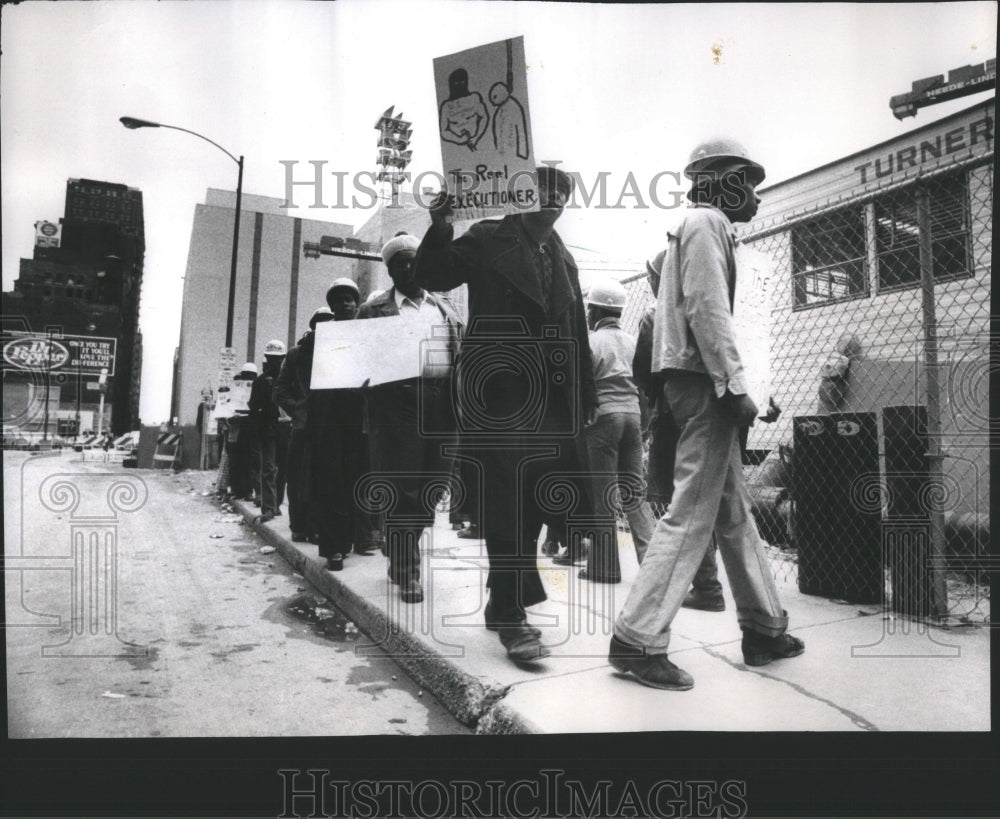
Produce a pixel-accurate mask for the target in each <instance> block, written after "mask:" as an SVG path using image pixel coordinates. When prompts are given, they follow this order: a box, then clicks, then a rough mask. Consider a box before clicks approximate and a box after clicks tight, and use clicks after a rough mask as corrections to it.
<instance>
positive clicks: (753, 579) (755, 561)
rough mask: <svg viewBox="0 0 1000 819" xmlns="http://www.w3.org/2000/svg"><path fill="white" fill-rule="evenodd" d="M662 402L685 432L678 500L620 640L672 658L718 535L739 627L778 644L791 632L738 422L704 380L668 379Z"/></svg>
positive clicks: (627, 608) (625, 611) (618, 629)
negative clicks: (759, 522)
mask: <svg viewBox="0 0 1000 819" xmlns="http://www.w3.org/2000/svg"><path fill="white" fill-rule="evenodd" d="M663 400H665V401H667V402H668V403H669V407H670V412H671V414H672V415H673V418H674V420H675V421H676V423H677V425H678V427H679V428H680V438H679V439H678V441H677V454H676V457H675V460H674V494H673V498H672V499H671V503H670V508H669V509H668V510H667V513H666V514H665V515H664V516H663V517H662V518H661V519H660V521H659V522H658V523H657V525H656V528H655V529H654V530H653V537H652V539H651V540H650V543H649V549H648V550H647V551H646V555H645V559H644V560H643V562H642V566H641V567H640V568H639V575H638V577H637V578H636V581H635V583H634V584H633V586H632V589H631V590H630V591H629V595H628V598H627V599H626V601H625V605H624V607H623V608H622V611H621V613H620V614H619V615H618V619H617V620H616V621H615V633H616V634H617V635H618V636H619V637H621V638H623V639H624V640H626V641H627V642H630V643H633V644H635V645H640V646H643V647H645V648H646V649H647V650H648V651H650V652H651V653H664V652H666V650H667V646H668V645H669V643H670V624H671V623H672V622H673V619H674V617H675V616H676V615H677V612H678V610H679V609H680V607H681V603H682V602H683V601H684V597H685V595H686V594H687V591H688V588H689V587H690V586H691V582H692V580H694V577H695V574H696V573H697V571H698V567H699V566H700V565H701V562H702V559H703V558H704V556H705V552H706V550H707V549H708V548H709V543H710V541H711V538H712V532H713V530H714V531H715V535H716V538H717V541H718V544H719V552H720V554H721V555H722V559H723V561H724V563H725V565H726V574H727V576H728V577H729V582H730V586H731V587H732V593H733V598H734V599H735V601H736V612H737V619H738V621H739V624H740V626H741V627H742V628H745V629H748V630H751V631H755V632H758V633H760V634H764V635H767V636H771V637H776V636H778V635H780V634H782V633H783V632H784V631H785V629H786V628H787V627H788V618H787V616H786V613H785V611H784V610H783V609H782V607H781V601H780V600H779V599H778V591H777V588H776V587H775V585H774V578H773V577H772V575H771V568H770V564H769V562H768V559H767V555H766V554H765V552H764V547H763V543H762V541H761V539H760V536H759V535H758V533H757V526H756V524H755V523H754V519H753V516H752V514H751V513H750V494H749V492H748V490H747V486H746V480H745V478H744V477H743V465H742V462H741V458H740V445H739V439H738V430H737V426H736V419H735V418H734V417H733V415H732V414H731V412H730V411H729V410H728V408H726V407H725V406H724V405H723V403H722V401H721V400H720V399H719V398H717V397H716V395H715V390H714V387H713V384H712V381H711V379H710V378H709V377H708V376H707V375H704V374H701V373H687V372H677V371H671V372H668V373H667V374H666V375H665V384H664V388H663Z"/></svg>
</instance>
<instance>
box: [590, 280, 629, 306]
mask: <svg viewBox="0 0 1000 819" xmlns="http://www.w3.org/2000/svg"><path fill="white" fill-rule="evenodd" d="M626 301H628V293H626V292H625V287H624V286H623V285H622V283H621V282H618V281H615V280H614V279H605V280H603V281H599V282H594V284H592V285H591V286H590V289H589V290H588V291H587V298H586V302H587V304H592V305H594V306H595V307H607V308H608V309H609V310H621V309H622V308H624V307H625V302H626Z"/></svg>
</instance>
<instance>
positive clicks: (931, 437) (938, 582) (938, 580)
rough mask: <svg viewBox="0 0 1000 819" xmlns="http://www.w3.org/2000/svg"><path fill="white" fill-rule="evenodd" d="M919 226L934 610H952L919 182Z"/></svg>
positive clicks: (927, 245) (925, 205) (924, 201)
mask: <svg viewBox="0 0 1000 819" xmlns="http://www.w3.org/2000/svg"><path fill="white" fill-rule="evenodd" d="M916 200H917V227H918V229H919V232H920V288H921V294H922V324H923V330H924V375H925V383H926V391H927V442H928V447H927V448H928V453H927V457H928V462H929V463H928V466H929V473H930V482H929V484H930V489H931V491H930V492H928V493H927V498H928V503H929V505H930V507H931V508H930V509H929V512H930V518H931V566H930V570H931V580H932V587H933V594H934V599H933V607H932V610H933V613H934V614H937V615H939V616H944V615H946V614H947V613H948V590H947V587H946V585H945V580H944V571H945V568H946V561H945V542H944V511H943V510H942V509H941V508H935V507H936V504H935V503H934V496H935V488H936V487H943V486H944V468H943V467H944V454H943V453H942V450H941V384H940V370H939V366H938V338H937V313H936V309H935V303H934V297H935V294H934V253H933V249H932V245H931V212H930V196H929V195H928V192H927V187H926V186H925V185H918V186H917V190H916Z"/></svg>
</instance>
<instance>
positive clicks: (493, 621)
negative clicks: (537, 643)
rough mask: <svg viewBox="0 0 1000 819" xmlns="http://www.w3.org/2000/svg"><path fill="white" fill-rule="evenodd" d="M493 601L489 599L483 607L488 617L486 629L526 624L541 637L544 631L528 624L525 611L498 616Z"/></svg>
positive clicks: (496, 629) (495, 629)
mask: <svg viewBox="0 0 1000 819" xmlns="http://www.w3.org/2000/svg"><path fill="white" fill-rule="evenodd" d="M492 602H493V601H491V600H487V601H486V606H485V607H484V608H483V617H485V618H486V630H487V631H499V630H500V629H501V628H503V627H505V626H526V627H527V628H528V629H529V630H530V631H533V632H534V633H535V636H536V637H541V636H542V632H541V630H540V629H537V628H535V627H534V626H529V625H528V619H527V617H526V616H525V615H524V613H523V612H521V613H520V614H511V615H507V616H503V617H497V616H495V615H494V614H493V604H492Z"/></svg>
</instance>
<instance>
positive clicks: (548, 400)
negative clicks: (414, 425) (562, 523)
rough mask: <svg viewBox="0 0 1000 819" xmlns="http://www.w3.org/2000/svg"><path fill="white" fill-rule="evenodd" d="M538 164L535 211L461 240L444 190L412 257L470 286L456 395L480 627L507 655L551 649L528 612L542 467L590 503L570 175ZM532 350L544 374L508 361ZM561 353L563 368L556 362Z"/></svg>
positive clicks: (589, 400)
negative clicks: (470, 473)
mask: <svg viewBox="0 0 1000 819" xmlns="http://www.w3.org/2000/svg"><path fill="white" fill-rule="evenodd" d="M537 173H538V196H539V201H540V204H541V209H540V210H538V211H535V212H525V213H519V214H513V215H509V216H506V217H504V218H503V220H495V219H486V220H483V221H481V222H477V223H476V224H474V225H473V226H472V227H471V228H469V230H468V231H466V233H464V234H463V235H462V236H459V237H458V238H457V239H456V238H455V234H454V227H453V226H452V225H451V224H450V222H449V218H448V217H449V214H450V212H451V209H450V208H451V206H450V204H449V197H448V194H447V192H442V194H441V195H439V197H438V198H437V199H436V200H435V202H434V203H433V204H432V205H431V227H430V228H429V229H428V230H427V233H426V234H424V238H423V241H422V242H421V243H420V250H419V252H418V253H417V261H416V274H417V281H419V282H420V284H421V285H423V286H424V287H426V288H428V289H430V290H451V289H453V288H455V287H458V286H459V285H460V284H463V283H467V284H468V286H469V330H468V332H467V333H466V335H465V338H464V340H463V342H462V350H461V353H460V355H459V359H458V363H457V364H456V370H457V372H456V381H457V383H458V388H457V389H458V399H457V402H456V403H457V411H458V413H459V418H460V420H462V424H463V426H462V434H463V435H466V436H468V437H469V438H470V440H469V442H468V443H469V450H470V451H472V452H474V453H475V456H476V458H477V460H478V461H479V463H480V464H481V465H482V474H483V484H484V487H483V508H482V509H481V510H480V511H481V514H482V518H481V525H482V528H483V534H484V535H485V540H486V551H487V554H488V556H489V575H488V577H487V580H486V585H487V587H488V588H489V602H488V603H487V604H486V607H485V611H484V615H485V619H486V628H487V629H489V630H490V631H494V632H496V633H497V635H498V636H499V638H500V642H501V643H502V644H503V646H504V648H505V649H506V651H507V656H508V657H509V658H510V659H511V660H513V661H515V662H533V661H536V660H538V659H541V658H543V657H546V656H548V654H549V651H548V649H547V648H546V647H545V646H544V645H543V644H542V642H541V639H540V638H541V631H540V630H539V629H537V628H534V627H532V626H530V625H528V622H527V614H526V612H525V609H526V608H527V607H529V606H532V605H535V604H536V603H540V602H542V601H543V600H545V589H544V587H543V585H542V579H541V576H540V574H539V572H538V536H539V534H540V533H541V528H542V524H543V523H546V522H551V521H547V520H546V517H547V516H548V517H551V515H548V513H547V512H546V511H545V509H544V508H543V507H542V504H541V502H540V498H539V497H538V494H537V492H536V490H537V488H538V486H539V484H540V483H541V482H542V481H544V480H545V479H546V477H547V476H550V475H552V476H560V475H562V476H565V475H571V476H572V475H578V476H580V477H579V479H578V480H576V482H575V488H576V490H577V492H576V494H577V495H579V496H580V497H581V499H582V501H581V505H584V506H588V507H589V505H590V504H589V487H587V486H586V485H585V480H584V478H583V471H584V469H585V467H586V461H587V454H586V445H585V443H584V442H583V440H582V438H583V436H582V434H581V433H580V430H581V428H582V425H583V422H585V421H590V420H593V413H594V410H595V409H596V395H595V391H594V373H593V367H592V365H591V361H590V345H589V342H588V339H587V323H586V317H585V316H584V311H583V298H582V294H581V292H580V281H579V275H578V272H577V267H576V262H575V261H574V260H573V257H572V255H571V254H570V252H569V251H568V250H567V249H566V246H565V245H564V244H563V242H562V240H561V239H560V238H559V234H558V233H557V232H556V231H555V223H556V220H557V219H559V217H560V216H561V215H562V212H563V208H564V207H565V204H566V201H567V200H568V199H569V197H570V195H571V194H572V190H573V180H572V178H571V177H570V176H569V175H568V174H566V173H564V172H563V171H560V170H556V169H554V168H551V167H542V168H538V169H537ZM501 337H504V338H505V343H499V342H498V341H497V339H498V338H501ZM507 339H509V341H508V340H507ZM531 350H537V351H541V352H543V353H544V355H538V358H537V360H536V361H535V362H534V363H535V364H537V372H539V373H541V374H542V375H541V379H542V380H539V377H533V376H532V373H533V372H536V370H535V369H534V368H532V369H530V371H529V369H528V368H526V367H523V366H521V365H520V364H516V363H515V364H512V363H511V361H515V362H516V361H517V354H518V353H519V352H520V351H525V354H528V351H531ZM512 353H513V354H514V355H515V357H514V358H513V359H512V358H511V355H512ZM557 361H558V362H561V364H560V365H559V366H562V367H563V369H560V370H558V371H554V369H553V368H554V367H555V366H556V362H557ZM487 375H488V376H489V377H488V378H487V377H486V376H487ZM534 405H537V406H538V414H537V415H536V416H525V411H524V410H525V407H529V408H530V407H532V406H534ZM521 418H524V419H525V420H523V421H522V420H519V419H521ZM512 419H513V421H512ZM473 437H474V438H475V443H472V441H471V438H473ZM587 511H589V509H588V510H587ZM584 514H585V513H584Z"/></svg>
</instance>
